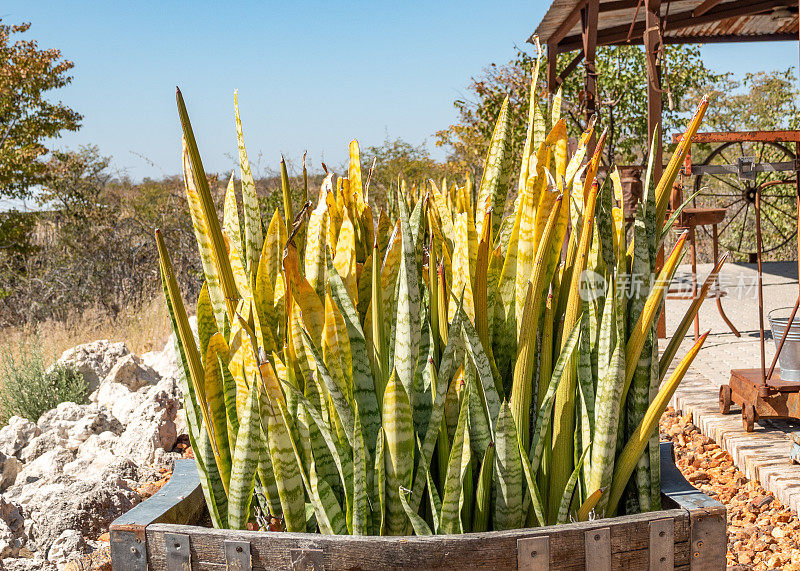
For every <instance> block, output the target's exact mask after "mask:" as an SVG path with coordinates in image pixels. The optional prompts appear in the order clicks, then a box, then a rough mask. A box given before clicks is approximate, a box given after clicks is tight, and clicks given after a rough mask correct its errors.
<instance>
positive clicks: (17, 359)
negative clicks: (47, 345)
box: [0, 337, 88, 424]
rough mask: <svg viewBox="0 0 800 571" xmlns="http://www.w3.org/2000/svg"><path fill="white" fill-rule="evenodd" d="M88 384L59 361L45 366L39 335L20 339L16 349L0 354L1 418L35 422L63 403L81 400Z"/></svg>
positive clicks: (3, 419)
mask: <svg viewBox="0 0 800 571" xmlns="http://www.w3.org/2000/svg"><path fill="white" fill-rule="evenodd" d="M87 389H88V385H87V384H86V380H85V379H84V378H83V375H82V374H80V373H79V372H77V371H74V370H72V369H69V368H67V367H64V366H62V365H59V364H55V365H53V366H52V367H50V368H47V367H46V366H45V359H44V352H43V350H42V347H41V344H40V343H39V339H38V337H35V338H34V339H33V340H32V341H29V342H27V343H26V342H24V341H20V343H19V346H18V348H17V351H11V350H8V349H6V350H5V351H4V352H3V354H2V355H0V421H1V422H2V424H6V423H7V422H8V419H9V418H10V417H12V416H15V415H16V416H21V417H23V418H27V419H28V420H30V421H31V422H36V421H37V420H39V417H40V416H42V414H43V413H44V412H45V411H48V410H50V409H52V408H55V407H56V406H57V405H58V404H59V403H62V402H68V401H69V402H76V403H83V402H85V401H86V396H87Z"/></svg>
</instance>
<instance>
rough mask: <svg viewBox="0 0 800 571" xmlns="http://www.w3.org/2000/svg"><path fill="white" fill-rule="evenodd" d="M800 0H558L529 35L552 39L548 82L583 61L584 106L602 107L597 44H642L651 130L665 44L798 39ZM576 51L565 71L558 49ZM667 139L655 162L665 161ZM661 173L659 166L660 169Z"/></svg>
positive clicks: (657, 115) (589, 110) (657, 113)
mask: <svg viewBox="0 0 800 571" xmlns="http://www.w3.org/2000/svg"><path fill="white" fill-rule="evenodd" d="M799 8H800V6H799V5H798V0H553V2H552V3H551V4H550V8H549V9H548V10H547V13H546V14H545V15H544V18H542V21H541V22H540V23H539V25H538V26H537V27H536V31H535V32H534V33H533V35H532V36H531V37H530V38H529V40H528V41H529V42H533V38H534V37H535V36H538V37H539V40H540V42H542V43H543V44H546V45H547V88H548V90H549V91H550V92H551V93H555V91H556V89H557V88H558V86H559V85H560V84H561V83H562V82H563V81H564V79H565V78H566V77H567V76H568V75H569V74H571V73H572V72H573V71H575V69H576V68H577V67H578V66H579V65H580V64H581V62H583V67H584V70H585V73H584V77H585V79H584V83H585V87H584V92H585V112H586V115H587V117H589V116H591V115H593V114H594V113H595V111H596V109H597V104H596V96H597V74H596V71H595V53H596V50H597V47H598V46H613V45H643V46H644V48H645V52H646V54H647V86H648V89H647V117H648V132H649V137H650V138H652V135H653V131H654V130H655V127H656V125H657V124H659V122H660V121H661V110H662V93H663V91H662V88H661V65H660V58H659V54H660V53H661V51H662V47H663V46H664V45H666V44H698V43H720V42H772V41H786V40H795V41H796V40H798V34H800V28H799V27H798V12H799V11H800V10H799ZM574 51H577V52H578V53H577V55H576V56H575V57H574V58H573V59H572V60H571V61H570V62H569V64H568V65H567V67H566V68H565V69H564V70H562V71H561V72H560V73H559V72H558V70H557V69H556V59H557V57H558V55H559V54H562V53H566V52H574ZM661 156H662V144H661V141H659V142H658V146H657V148H656V160H655V165H656V168H657V169H658V168H659V167H660V165H661V164H662V159H661ZM656 174H657V175H658V174H659V173H656Z"/></svg>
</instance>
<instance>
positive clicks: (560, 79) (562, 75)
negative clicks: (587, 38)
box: [556, 50, 584, 87]
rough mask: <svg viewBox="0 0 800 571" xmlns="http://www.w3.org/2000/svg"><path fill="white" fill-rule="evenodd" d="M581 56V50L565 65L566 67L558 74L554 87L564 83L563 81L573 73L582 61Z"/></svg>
mask: <svg viewBox="0 0 800 571" xmlns="http://www.w3.org/2000/svg"><path fill="white" fill-rule="evenodd" d="M583 55H584V54H583V50H581V51H579V52H578V55H576V56H575V57H574V58H572V61H570V62H569V63H568V64H567V67H565V68H564V69H563V71H562V72H561V73H559V74H558V77H557V78H556V87H558V86H559V85H561V84H562V83H564V80H566V79H567V77H569V74H570V73H572V72H573V71H575V68H576V67H578V64H580V63H581V62H582V61H583Z"/></svg>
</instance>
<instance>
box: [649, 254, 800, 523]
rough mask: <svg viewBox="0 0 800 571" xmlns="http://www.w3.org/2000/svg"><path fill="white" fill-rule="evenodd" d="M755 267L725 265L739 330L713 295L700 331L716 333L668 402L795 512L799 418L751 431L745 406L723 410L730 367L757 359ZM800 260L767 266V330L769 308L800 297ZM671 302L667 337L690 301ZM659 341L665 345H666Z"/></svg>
mask: <svg viewBox="0 0 800 571" xmlns="http://www.w3.org/2000/svg"><path fill="white" fill-rule="evenodd" d="M710 270H711V265H710V264H700V265H699V267H698V279H699V280H703V279H704V278H705V276H706V275H707V274H708V272H709V271H710ZM688 272H689V268H688V266H681V268H680V269H679V276H680V277H682V278H684V279H683V280H682V282H683V283H688ZM756 275H757V274H756V272H755V267H754V265H753V264H728V265H726V267H725V268H723V271H722V274H721V282H722V287H723V289H725V290H726V291H727V292H728V296H727V297H725V298H723V300H722V304H723V307H724V308H725V310H726V313H727V315H728V317H729V318H730V319H731V321H733V323H734V325H736V327H737V328H738V329H739V331H740V332H741V334H742V336H741V337H739V338H737V337H735V336H734V335H733V334H732V333H731V332H730V331H729V330H728V328H727V326H726V325H725V323H724V322H723V320H722V318H721V317H720V316H719V313H718V312H717V306H716V303H715V302H714V300H713V299H708V300H706V301H705V303H704V304H703V307H702V308H701V310H700V331H701V332H702V331H705V330H706V329H710V330H711V333H710V335H709V337H708V339H707V340H706V343H705V345H704V346H703V349H702V350H701V351H700V353H699V355H698V356H697V358H696V359H695V362H694V364H693V366H692V368H691V369H690V371H689V373H688V374H687V376H686V378H685V379H684V380H683V382H682V383H681V385H680V387H679V388H678V390H677V391H676V393H675V396H674V397H673V399H672V401H671V403H670V404H671V405H672V406H674V407H675V408H676V409H678V410H681V411H683V413H687V412H691V413H692V414H693V419H694V423H695V424H696V425H697V426H698V427H699V428H700V429H701V431H702V432H703V434H705V435H706V436H709V437H711V438H713V439H714V440H715V441H716V442H717V443H718V444H719V445H720V446H721V447H722V448H724V449H725V450H727V451H728V452H730V454H731V456H732V457H733V460H734V462H735V463H736V466H737V467H738V468H739V469H740V470H741V471H742V472H744V473H745V474H746V475H747V477H748V478H751V479H757V480H758V481H759V482H760V483H761V484H762V486H764V488H766V489H767V490H769V491H770V492H772V493H773V494H775V497H776V498H777V499H779V500H780V501H781V502H783V503H784V504H785V505H786V506H788V507H790V508H791V509H792V510H794V511H795V512H796V513H798V512H800V466H794V465H792V464H791V463H790V462H789V449H790V447H791V443H790V441H789V437H788V435H789V433H790V432H792V431H793V430H800V423H796V422H784V421H762V422H760V423H756V426H755V430H754V432H752V433H749V434H748V433H746V432H745V431H744V429H743V427H742V419H741V415H740V409H739V407H737V406H734V407H732V408H731V414H729V415H721V414H720V413H719V404H718V402H719V400H718V399H719V396H718V395H719V392H718V391H719V386H720V385H721V384H724V383H727V382H728V380H729V379H730V370H731V369H735V368H753V367H758V366H759V365H760V349H759V342H758V301H757V297H756V289H755V283H756V282H755V280H756ZM797 295H798V285H797V265H796V264H795V263H794V262H770V263H765V264H764V300H765V302H764V305H765V328H766V329H767V330H769V325H768V321H767V320H766V314H767V312H768V311H770V310H772V309H776V308H781V307H787V306H788V307H791V306H793V305H794V302H795V301H796V300H797ZM666 303H667V305H666V315H667V335H668V336H669V335H672V333H673V332H674V331H675V328H676V327H677V325H678V322H679V320H680V319H681V317H682V316H683V314H684V312H685V310H686V308H687V307H688V305H689V301H685V300H672V299H668V300H667V302H666ZM693 331H694V330H693V328H690V330H689V334H688V335H687V338H686V339H685V340H684V341H683V343H682V344H681V349H680V351H679V352H678V355H677V357H676V361H677V359H679V358H680V357H682V356H683V355H684V354H685V353H686V351H687V350H688V348H689V347H690V346H691V345H692V343H693V340H694V339H693ZM663 344H664V340H662V347H663V346H664V345H663ZM765 347H766V350H765V354H766V363H767V366H769V363H770V361H771V359H772V357H773V355H774V353H775V348H774V342H773V340H772V338H771V335H769V334H767V336H766V342H765Z"/></svg>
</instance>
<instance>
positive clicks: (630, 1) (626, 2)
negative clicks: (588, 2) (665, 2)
mask: <svg viewBox="0 0 800 571" xmlns="http://www.w3.org/2000/svg"><path fill="white" fill-rule="evenodd" d="M641 1H642V0H611V1H610V2H603V3H601V4H600V13H601V14H604V13H606V12H617V11H619V10H630V9H631V8H636V7H637V6H638V5H639V2H641ZM679 2H686V0H672V1H671V2H670V5H672V4H677V3H679Z"/></svg>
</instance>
